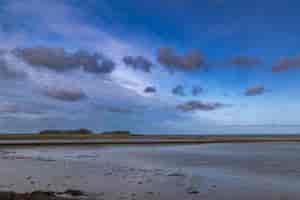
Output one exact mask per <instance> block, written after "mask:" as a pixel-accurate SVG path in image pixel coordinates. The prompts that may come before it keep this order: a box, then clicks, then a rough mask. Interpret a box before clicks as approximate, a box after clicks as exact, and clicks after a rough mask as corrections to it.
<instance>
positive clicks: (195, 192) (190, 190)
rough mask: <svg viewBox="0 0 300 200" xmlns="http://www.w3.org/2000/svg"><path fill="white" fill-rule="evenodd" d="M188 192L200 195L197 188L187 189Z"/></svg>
mask: <svg viewBox="0 0 300 200" xmlns="http://www.w3.org/2000/svg"><path fill="white" fill-rule="evenodd" d="M186 191H187V193H188V194H199V190H197V189H195V188H192V187H190V188H187V190H186Z"/></svg>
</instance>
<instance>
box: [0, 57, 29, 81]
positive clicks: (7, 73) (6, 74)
mask: <svg viewBox="0 0 300 200" xmlns="http://www.w3.org/2000/svg"><path fill="white" fill-rule="evenodd" d="M25 76H26V74H25V73H24V72H21V71H18V70H16V69H15V68H14V67H13V66H12V65H10V64H9V63H8V62H7V61H6V60H5V58H4V57H0V79H2V80H9V79H19V78H25Z"/></svg>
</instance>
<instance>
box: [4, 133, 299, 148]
mask: <svg viewBox="0 0 300 200" xmlns="http://www.w3.org/2000/svg"><path fill="white" fill-rule="evenodd" d="M249 142H300V134H299V135H284V134H282V135H151V134H149V135H148V134H147V135H142V134H124V135H123V134H63V133H62V134H61V133H60V134H0V145H97V144H99V145H105V144H201V143H249Z"/></svg>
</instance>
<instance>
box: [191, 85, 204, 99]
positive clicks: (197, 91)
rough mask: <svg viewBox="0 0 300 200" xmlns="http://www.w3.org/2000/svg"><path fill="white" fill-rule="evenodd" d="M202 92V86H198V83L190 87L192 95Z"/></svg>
mask: <svg viewBox="0 0 300 200" xmlns="http://www.w3.org/2000/svg"><path fill="white" fill-rule="evenodd" d="M202 92H203V88H202V87H200V86H198V85H194V86H193V88H192V95H193V96H198V95H199V94H201V93H202Z"/></svg>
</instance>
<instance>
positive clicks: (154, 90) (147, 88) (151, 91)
mask: <svg viewBox="0 0 300 200" xmlns="http://www.w3.org/2000/svg"><path fill="white" fill-rule="evenodd" d="M144 92H145V93H155V92H156V88H155V87H153V86H148V87H146V88H145V89H144Z"/></svg>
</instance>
